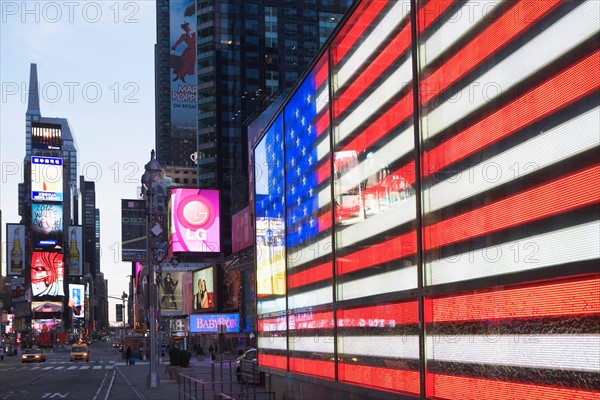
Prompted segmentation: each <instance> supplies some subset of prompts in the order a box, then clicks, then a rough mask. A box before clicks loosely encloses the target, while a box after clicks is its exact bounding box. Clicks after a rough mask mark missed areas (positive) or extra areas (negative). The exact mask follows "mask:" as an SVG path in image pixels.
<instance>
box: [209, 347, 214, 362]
mask: <svg viewBox="0 0 600 400" xmlns="http://www.w3.org/2000/svg"><path fill="white" fill-rule="evenodd" d="M208 352H209V353H210V359H211V360H212V361H215V349H214V348H213V347H212V344H211V345H210V347H209V348H208Z"/></svg>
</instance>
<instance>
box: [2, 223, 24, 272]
mask: <svg viewBox="0 0 600 400" xmlns="http://www.w3.org/2000/svg"><path fill="white" fill-rule="evenodd" d="M24 262H25V226H24V225H18V224H6V269H7V275H21V273H22V272H23V263H24Z"/></svg>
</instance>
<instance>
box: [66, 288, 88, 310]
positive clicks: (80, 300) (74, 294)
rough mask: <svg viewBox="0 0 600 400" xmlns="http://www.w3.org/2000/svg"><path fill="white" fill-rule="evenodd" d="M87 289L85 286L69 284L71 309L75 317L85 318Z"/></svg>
mask: <svg viewBox="0 0 600 400" xmlns="http://www.w3.org/2000/svg"><path fill="white" fill-rule="evenodd" d="M84 296H85V287H84V286H83V285H77V284H72V283H71V284H69V307H71V310H72V311H73V317H75V318H84V317H85V307H84Z"/></svg>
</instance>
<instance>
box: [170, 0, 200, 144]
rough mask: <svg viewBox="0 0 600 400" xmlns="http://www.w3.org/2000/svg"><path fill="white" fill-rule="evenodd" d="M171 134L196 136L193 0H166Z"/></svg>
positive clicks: (194, 6)
mask: <svg viewBox="0 0 600 400" xmlns="http://www.w3.org/2000/svg"><path fill="white" fill-rule="evenodd" d="M169 15H170V27H171V29H170V32H171V36H170V40H169V43H170V45H171V50H172V52H171V56H170V68H171V92H170V94H171V96H170V97H171V135H172V136H173V137H179V138H181V137H194V138H195V137H196V126H197V119H198V113H197V112H196V104H197V102H196V96H197V95H196V94H197V87H198V78H197V77H196V0H184V1H171V3H170V10H169Z"/></svg>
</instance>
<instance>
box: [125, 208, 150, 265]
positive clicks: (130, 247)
mask: <svg viewBox="0 0 600 400" xmlns="http://www.w3.org/2000/svg"><path fill="white" fill-rule="evenodd" d="M121 260H122V261H145V260H146V202H145V201H144V200H127V199H121Z"/></svg>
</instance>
